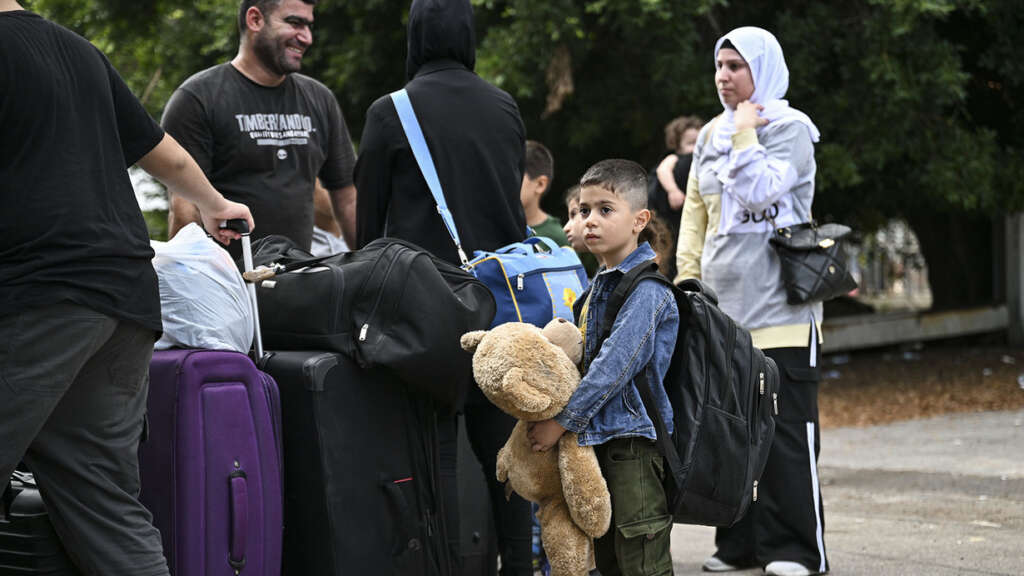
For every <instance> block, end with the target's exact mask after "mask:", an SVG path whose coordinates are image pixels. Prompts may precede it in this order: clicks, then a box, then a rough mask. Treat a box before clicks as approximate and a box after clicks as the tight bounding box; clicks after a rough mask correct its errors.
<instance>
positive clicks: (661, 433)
mask: <svg viewBox="0 0 1024 576" xmlns="http://www.w3.org/2000/svg"><path fill="white" fill-rule="evenodd" d="M646 279H652V280H657V281H658V282H661V283H663V284H665V285H667V286H669V287H670V288H671V289H672V290H673V291H676V290H678V288H676V287H675V286H674V285H673V284H672V282H671V281H670V280H669V279H668V278H666V277H665V275H663V274H661V273H660V272H658V264H657V263H656V262H655V261H654V260H651V261H650V262H649V263H647V264H644V265H641V266H637V267H635V268H633V269H632V270H630V271H629V272H626V274H625V276H623V277H622V280H620V281H619V284H618V286H616V287H615V290H613V291H612V295H611V296H610V297H609V298H608V308H607V309H606V310H605V315H604V324H603V326H604V329H603V330H602V334H601V343H602V344H603V343H604V341H605V340H607V339H608V336H610V335H611V330H612V324H614V322H615V318H616V317H617V316H618V315H619V310H621V309H622V305H623V304H625V303H626V299H627V298H629V295H630V294H632V293H633V290H634V289H636V286H637V285H638V284H639V283H640V282H641V281H642V280H646ZM701 286H703V285H701ZM691 290H692V288H691ZM676 295H677V302H678V292H676ZM680 316H682V311H680ZM680 322H682V317H680ZM680 327H682V325H680ZM678 345H679V343H678V342H677V343H676V346H678ZM635 381H636V388H637V391H638V392H639V393H640V399H641V400H642V401H643V403H644V408H645V409H646V410H647V415H648V416H650V418H651V422H653V423H654V430H655V431H656V432H657V435H658V439H657V440H656V441H655V445H656V446H657V448H658V452H660V453H661V455H662V456H663V457H664V458H665V464H666V465H668V469H669V471H670V472H671V474H670V476H671V478H672V479H673V484H676V483H677V482H678V481H679V480H681V479H682V478H684V477H685V476H686V471H685V469H684V467H683V460H682V458H680V456H679V452H678V451H677V450H676V447H675V444H674V443H673V442H672V439H671V437H670V436H669V433H668V426H667V425H666V424H665V418H664V416H662V414H661V411H660V410H658V406H657V404H656V403H655V402H654V393H653V392H652V391H651V384H650V382H648V381H647V374H646V373H645V371H644V370H640V372H639V373H638V374H637V375H636V378H635ZM669 505H670V508H673V507H674V505H673V503H671V502H670V503H669Z"/></svg>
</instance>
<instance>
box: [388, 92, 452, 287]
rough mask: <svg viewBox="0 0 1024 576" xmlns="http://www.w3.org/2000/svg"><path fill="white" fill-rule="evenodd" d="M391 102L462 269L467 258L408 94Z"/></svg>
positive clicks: (397, 95) (395, 95)
mask: <svg viewBox="0 0 1024 576" xmlns="http://www.w3.org/2000/svg"><path fill="white" fill-rule="evenodd" d="M391 100H392V101H393V102H394V103H395V110H397V111H398V119H399V120H400V121H401V122H402V130H404V131H405V137H406V138H408V139H409V147H410V148H412V155H413V156H414V157H415V158H416V164H418V165H419V167H420V172H422V173H423V178H424V179H425V180H426V181H427V187H428V188H430V194H431V196H433V197H434V202H435V203H436V204H437V213H438V214H440V215H441V219H442V220H444V226H445V228H447V229H448V235H449V236H451V237H452V241H453V242H455V249H456V250H458V251H459V260H461V261H462V267H463V268H466V267H468V266H469V258H466V252H465V251H464V250H463V249H462V241H461V240H460V239H459V231H458V230H457V229H456V228H455V218H453V217H452V212H451V210H449V209H448V202H447V201H446V200H445V199H444V192H442V191H441V180H440V179H439V178H438V177H437V170H436V169H435V168H434V158H433V157H432V156H431V155H430V148H427V141H426V139H425V138H424V137H423V130H422V129H421V128H420V123H419V120H417V119H416V112H414V111H413V109H412V102H410V101H409V93H408V92H406V91H405V89H404V88H403V89H401V90H396V91H394V92H392V93H391Z"/></svg>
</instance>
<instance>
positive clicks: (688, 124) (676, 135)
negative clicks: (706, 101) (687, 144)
mask: <svg viewBox="0 0 1024 576" xmlns="http://www.w3.org/2000/svg"><path fill="white" fill-rule="evenodd" d="M703 125H704V121H703V120H701V119H700V118H698V117H696V116H680V117H678V118H675V119H673V120H672V121H671V122H669V123H668V124H666V125H665V149H666V150H673V151H675V150H677V149H678V148H679V141H680V140H682V139H683V133H685V132H686V131H687V130H689V129H691V128H695V129H697V130H700V127H701V126H703Z"/></svg>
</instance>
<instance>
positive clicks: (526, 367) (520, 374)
mask: <svg viewBox="0 0 1024 576" xmlns="http://www.w3.org/2000/svg"><path fill="white" fill-rule="evenodd" d="M461 342H462V347H463V348H464V349H466V350H467V351H470V352H473V375H474V376H475V378H476V382H477V385H479V386H480V389H481V390H482V391H483V393H484V395H485V396H487V398H488V399H489V400H490V401H491V402H493V403H494V404H495V405H496V406H497V407H498V408H500V409H502V410H503V411H505V412H506V413H508V414H510V415H512V416H513V417H515V418H518V419H519V421H518V422H517V423H516V426H515V428H514V429H513V430H512V434H511V436H509V439H508V441H507V442H506V443H505V446H504V447H502V449H501V450H500V451H499V452H498V464H497V470H496V473H497V476H498V480H499V481H500V482H506V485H505V487H506V493H510V492H515V493H517V494H519V495H520V496H522V497H523V498H525V499H526V500H529V501H531V502H536V503H537V504H539V505H540V509H539V511H538V513H537V518H538V519H539V520H540V525H541V536H542V538H543V541H544V551H545V552H546V553H547V556H548V561H549V562H550V563H551V574H552V576H585V575H586V574H587V572H588V570H587V569H588V565H589V563H590V558H591V557H592V554H593V539H594V538H599V537H601V536H603V535H604V534H605V533H606V532H607V531H608V526H609V524H610V522H611V515H612V506H611V497H610V495H609V493H608V485H607V484H606V483H605V480H604V476H602V475H601V468H600V466H599V465H598V462H597V455H596V454H595V453H594V449H593V448H592V447H590V446H580V445H579V443H578V441H577V437H576V434H575V433H573V432H566V433H565V434H564V435H563V436H562V438H561V439H560V440H559V441H558V445H557V447H556V448H553V449H551V450H548V451H547V452H535V451H534V450H533V449H532V446H531V443H530V440H529V439H528V438H527V435H526V433H527V426H528V423H529V422H537V421H541V420H546V419H549V418H551V417H553V416H555V415H557V414H558V413H559V412H561V411H562V408H564V407H565V405H566V403H568V401H569V397H570V396H572V393H573V392H574V391H575V390H576V387H577V386H578V385H579V383H580V373H579V370H578V369H577V368H576V366H577V364H579V361H580V359H581V358H582V355H583V337H582V334H581V333H580V330H579V329H578V328H577V327H576V326H575V325H573V324H572V323H571V322H568V321H566V320H563V319H561V318H555V319H554V320H552V321H551V322H549V323H548V324H547V326H545V327H544V329H543V330H541V329H540V328H538V327H536V326H534V325H532V324H526V323H521V322H509V323H506V324H502V325H500V326H497V327H495V328H492V329H491V330H478V331H475V332H469V333H468V334H465V335H463V336H462V340H461Z"/></svg>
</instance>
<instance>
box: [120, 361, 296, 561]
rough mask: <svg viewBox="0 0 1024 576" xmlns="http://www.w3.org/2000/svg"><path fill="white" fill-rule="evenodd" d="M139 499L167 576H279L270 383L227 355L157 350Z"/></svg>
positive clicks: (275, 403)
mask: <svg viewBox="0 0 1024 576" xmlns="http://www.w3.org/2000/svg"><path fill="white" fill-rule="evenodd" d="M148 406H149V413H148V421H149V437H148V439H147V440H146V441H145V442H143V443H142V444H141V445H140V447H139V459H140V472H141V479H142V494H141V500H142V502H143V504H145V505H146V507H147V508H149V510H150V511H151V512H152V513H153V523H154V524H155V525H156V527H157V528H158V529H159V530H160V533H161V535H162V537H163V545H164V555H165V556H166V557H167V562H168V565H169V567H170V571H171V574H172V575H173V576H221V575H223V576H236V575H246V574H249V575H252V576H271V575H273V576H280V574H281V537H282V511H281V507H282V491H281V471H282V468H281V436H280V428H281V416H280V414H281V411H280V402H279V398H278V390H277V385H276V384H275V383H274V380H273V379H272V378H271V377H270V376H268V375H266V374H264V373H263V372H260V371H259V370H258V369H257V368H256V366H255V365H254V364H253V362H252V360H250V359H249V357H248V356H246V355H244V354H239V353H237V352H221V351H212V350H163V351H155V352H154V353H153V361H152V363H151V364H150V387H149V403H148Z"/></svg>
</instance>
